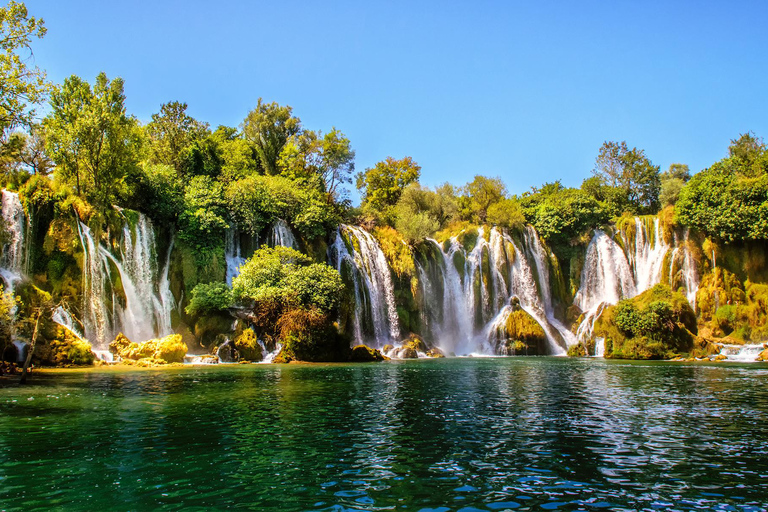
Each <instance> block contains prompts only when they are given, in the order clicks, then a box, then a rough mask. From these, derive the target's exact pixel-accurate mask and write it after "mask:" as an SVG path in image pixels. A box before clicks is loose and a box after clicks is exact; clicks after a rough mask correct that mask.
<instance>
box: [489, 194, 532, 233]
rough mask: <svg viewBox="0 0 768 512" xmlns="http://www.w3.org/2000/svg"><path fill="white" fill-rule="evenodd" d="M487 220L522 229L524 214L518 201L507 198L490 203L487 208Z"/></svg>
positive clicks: (502, 225) (499, 224) (498, 224)
mask: <svg viewBox="0 0 768 512" xmlns="http://www.w3.org/2000/svg"><path fill="white" fill-rule="evenodd" d="M488 222H490V223H491V224H495V225H497V226H501V227H505V228H510V229H522V228H523V227H524V226H525V215H524V214H523V208H522V207H521V206H520V202H519V201H518V200H517V199H515V198H509V199H502V200H501V201H499V202H498V203H494V204H492V205H491V207H490V208H488Z"/></svg>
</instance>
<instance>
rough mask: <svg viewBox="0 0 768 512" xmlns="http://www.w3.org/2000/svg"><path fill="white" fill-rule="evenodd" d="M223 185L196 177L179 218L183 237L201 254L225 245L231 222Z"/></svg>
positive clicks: (180, 233) (181, 236)
mask: <svg viewBox="0 0 768 512" xmlns="http://www.w3.org/2000/svg"><path fill="white" fill-rule="evenodd" d="M223 196H224V192H223V186H222V185H221V183H219V182H217V181H214V180H213V179H211V178H210V177H209V176H195V177H194V178H192V179H191V180H190V181H189V184H188V185H187V188H186V191H185V192H184V203H183V204H184V209H183V210H182V212H181V214H180V216H179V228H180V232H179V238H181V239H182V240H183V241H184V242H186V243H187V244H188V245H189V246H191V247H193V248H194V249H195V250H196V251H197V252H198V254H205V253H206V252H208V251H210V250H212V249H214V248H216V247H219V246H221V245H222V244H223V240H224V232H225V231H226V229H227V227H228V226H229V223H228V222H227V220H226V216H227V211H226V208H225V206H224V197H223Z"/></svg>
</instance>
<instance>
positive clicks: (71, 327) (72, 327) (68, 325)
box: [51, 306, 83, 339]
mask: <svg viewBox="0 0 768 512" xmlns="http://www.w3.org/2000/svg"><path fill="white" fill-rule="evenodd" d="M51 319H52V320H53V321H54V322H56V323H57V324H59V325H60V326H62V327H64V328H65V329H67V330H68V331H69V332H71V333H72V334H74V335H75V336H77V337H78V338H80V339H83V333H82V331H81V330H80V328H79V327H78V326H77V325H76V324H75V319H74V317H73V316H72V315H71V314H70V312H69V311H67V310H66V309H64V308H63V307H61V306H59V307H57V308H56V309H55V310H54V311H53V315H52V316H51Z"/></svg>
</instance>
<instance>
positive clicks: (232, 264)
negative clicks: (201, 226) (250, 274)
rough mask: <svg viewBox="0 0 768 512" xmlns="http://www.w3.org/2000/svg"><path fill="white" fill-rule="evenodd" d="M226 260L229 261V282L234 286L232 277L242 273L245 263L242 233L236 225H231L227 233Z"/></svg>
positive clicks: (225, 241) (225, 244)
mask: <svg viewBox="0 0 768 512" xmlns="http://www.w3.org/2000/svg"><path fill="white" fill-rule="evenodd" d="M224 260H225V261H226V262H227V284H228V285H230V286H232V278H234V277H236V276H238V275H240V266H241V265H242V264H243V263H245V258H243V257H242V255H241V254H240V234H239V232H238V231H237V227H236V226H234V225H232V226H229V229H227V233H226V235H225V239H224Z"/></svg>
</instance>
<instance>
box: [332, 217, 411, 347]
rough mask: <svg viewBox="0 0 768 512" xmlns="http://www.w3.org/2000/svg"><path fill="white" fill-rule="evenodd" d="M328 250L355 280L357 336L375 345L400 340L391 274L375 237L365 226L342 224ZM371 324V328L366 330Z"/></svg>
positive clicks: (355, 328)
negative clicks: (363, 227)
mask: <svg viewBox="0 0 768 512" xmlns="http://www.w3.org/2000/svg"><path fill="white" fill-rule="evenodd" d="M348 243H349V247H348V246H347V244H348ZM329 253H330V254H329V256H330V260H331V263H332V264H333V265H334V266H335V267H336V269H337V270H338V271H339V272H340V273H341V274H342V276H344V275H345V274H347V275H349V276H350V278H351V279H352V282H353V286H354V293H355V310H354V330H355V339H356V340H358V341H363V340H367V339H370V340H372V342H373V343H374V344H375V346H376V347H382V346H383V345H385V344H386V343H389V342H396V341H399V338H400V326H399V319H398V316H397V306H396V305H395V292H394V285H393V282H392V275H391V271H390V269H389V265H388V264H387V258H386V257H385V256H384V253H383V252H382V250H381V247H380V246H379V244H378V242H377V241H376V239H375V238H374V237H373V236H372V235H371V234H370V233H368V232H367V231H365V230H364V229H362V228H359V227H356V226H349V225H346V224H342V225H341V226H340V227H339V229H338V231H337V232H336V239H335V240H334V243H333V245H332V246H331V247H330V248H329ZM345 267H346V268H345ZM368 319H370V322H368ZM369 323H370V324H371V328H370V329H366V325H367V324H369Z"/></svg>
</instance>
